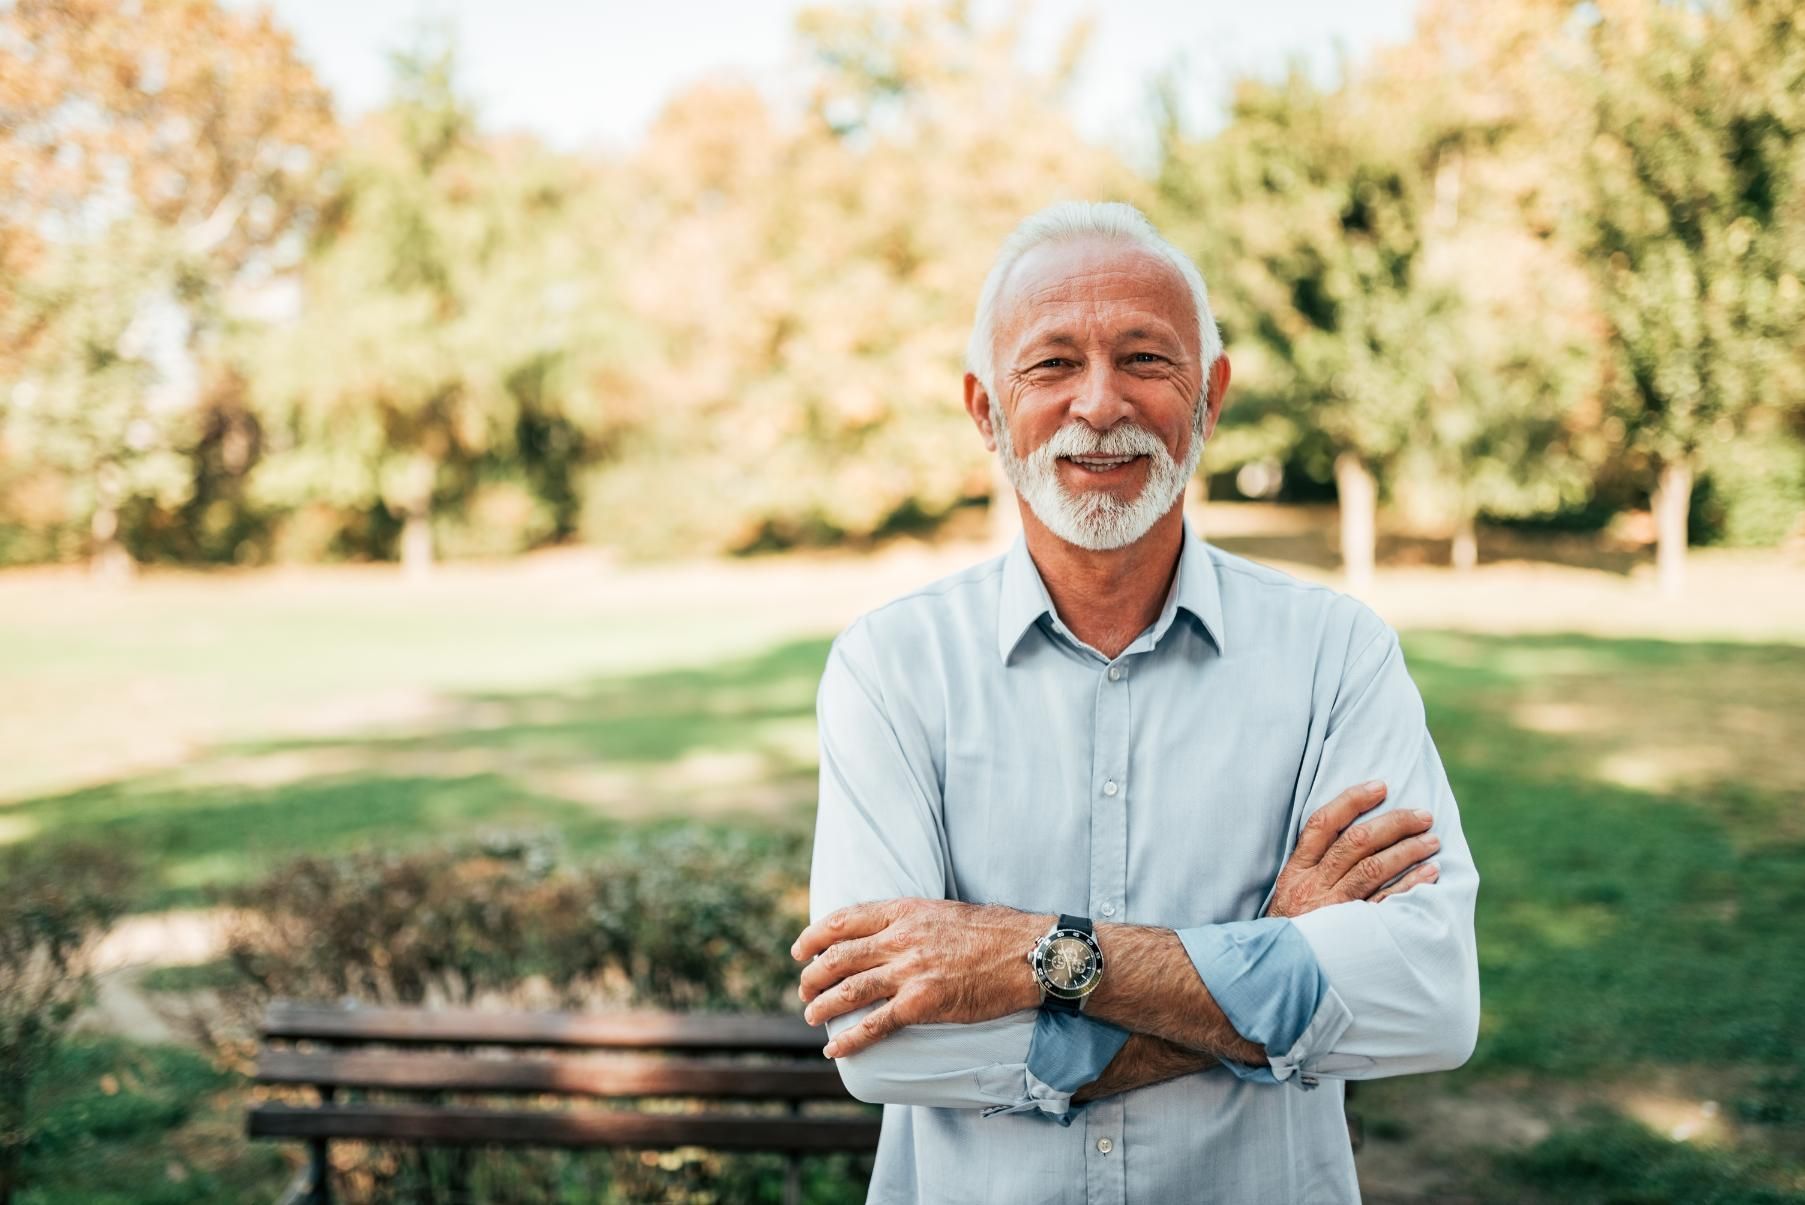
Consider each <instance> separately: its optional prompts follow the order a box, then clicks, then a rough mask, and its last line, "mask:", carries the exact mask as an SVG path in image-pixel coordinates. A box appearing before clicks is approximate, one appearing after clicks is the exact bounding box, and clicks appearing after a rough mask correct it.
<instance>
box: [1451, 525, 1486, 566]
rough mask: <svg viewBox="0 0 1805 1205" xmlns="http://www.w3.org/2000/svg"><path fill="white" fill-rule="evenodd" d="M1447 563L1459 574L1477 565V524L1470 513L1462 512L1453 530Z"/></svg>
mask: <svg viewBox="0 0 1805 1205" xmlns="http://www.w3.org/2000/svg"><path fill="white" fill-rule="evenodd" d="M1448 563H1449V564H1451V565H1453V566H1454V568H1456V569H1458V570H1459V571H1460V572H1462V573H1465V572H1466V571H1467V570H1469V569H1471V568H1473V567H1474V566H1475V565H1477V564H1479V524H1478V521H1477V520H1476V519H1475V518H1474V516H1473V512H1472V511H1464V510H1463V511H1462V512H1461V515H1460V522H1459V523H1458V524H1456V526H1455V528H1454V546H1453V548H1452V549H1450V550H1449V553H1448Z"/></svg>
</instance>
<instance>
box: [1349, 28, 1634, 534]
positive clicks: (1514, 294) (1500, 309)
mask: <svg viewBox="0 0 1805 1205" xmlns="http://www.w3.org/2000/svg"><path fill="white" fill-rule="evenodd" d="M1564 12H1565V9H1564V6H1563V5H1560V4H1552V3H1547V2H1545V0H1528V2H1524V0H1517V2H1513V3H1509V4H1498V5H1486V6H1477V7H1476V6H1472V5H1466V4H1460V3H1451V2H1447V0H1437V2H1435V3H1431V4H1428V5H1426V6H1425V8H1424V10H1423V11H1422V12H1421V13H1419V15H1418V22H1417V28H1416V32H1415V35H1414V36H1413V37H1412V38H1411V39H1410V40H1409V41H1407V42H1405V43H1403V44H1401V45H1399V46H1397V47H1394V48H1391V49H1389V50H1386V51H1382V52H1380V53H1379V54H1378V55H1377V56H1376V58H1375V61H1374V62H1373V63H1372V64H1371V66H1370V67H1369V68H1368V70H1367V71H1366V72H1365V73H1364V75H1363V77H1362V80H1361V84H1360V86H1361V87H1362V88H1364V89H1367V90H1370V91H1371V92H1372V93H1373V94H1374V96H1375V98H1376V107H1377V108H1378V109H1380V110H1382V111H1385V112H1388V113H1390V114H1391V115H1392V119H1393V121H1394V122H1397V123H1399V124H1400V125H1401V126H1403V128H1404V129H1405V130H1407V131H1408V133H1407V138H1408V146H1407V152H1408V155H1409V158H1410V159H1412V160H1413V161H1414V164H1415V170H1416V172H1417V173H1418V175H1419V178H1420V179H1421V180H1423V181H1424V182H1425V183H1426V186H1427V188H1426V194H1427V208H1426V210H1425V211H1424V212H1423V213H1422V215H1421V220H1422V222H1423V234H1424V244H1425V245H1424V252H1423V264H1422V268H1423V277H1424V280H1425V281H1426V282H1427V283H1428V284H1429V285H1430V286H1431V287H1433V288H1437V289H1441V290H1445V291H1446V292H1447V293H1448V294H1449V295H1450V296H1452V297H1454V298H1457V299H1458V300H1457V303H1456V304H1454V305H1452V306H1451V307H1450V309H1449V312H1448V322H1447V323H1446V325H1445V327H1444V328H1443V329H1441V330H1440V331H1438V332H1437V334H1438V335H1439V337H1440V338H1441V339H1442V340H1444V341H1445V342H1444V346H1443V347H1442V348H1441V349H1440V352H1441V354H1440V356H1439V357H1438V358H1439V359H1440V361H1441V366H1442V367H1441V371H1440V373H1439V374H1438V375H1437V376H1436V377H1435V378H1434V379H1432V380H1430V381H1429V382H1428V386H1429V388H1428V392H1427V395H1426V399H1425V400H1426V413H1425V414H1424V415H1423V424H1424V425H1423V429H1422V431H1421V434H1420V438H1418V439H1416V440H1413V441H1412V442H1411V444H1410V445H1409V446H1408V447H1407V448H1406V449H1405V451H1404V453H1403V455H1402V458H1401V463H1400V464H1399V465H1398V466H1397V470H1396V477H1395V478H1394V482H1393V485H1394V492H1396V493H1398V494H1403V495H1411V496H1414V497H1416V498H1417V499H1419V500H1420V501H1425V502H1427V503H1428V505H1429V507H1431V508H1432V509H1433V510H1435V511H1437V512H1439V513H1440V514H1441V515H1442V516H1443V517H1444V518H1445V519H1446V520H1448V521H1449V525H1450V526H1451V528H1452V530H1453V533H1454V538H1453V540H1452V545H1451V547H1452V561H1453V564H1454V566H1455V567H1456V568H1458V569H1464V568H1470V567H1471V566H1472V565H1474V564H1475V563H1477V560H1478V540H1477V519H1478V517H1479V516H1480V514H1481V513H1484V514H1488V515H1492V516H1501V517H1519V518H1520V517H1529V516H1533V515H1537V514H1546V513H1550V512H1553V511H1556V510H1558V509H1560V508H1561V507H1562V506H1563V505H1568V504H1572V503H1575V502H1579V501H1582V500H1583V499H1584V498H1585V497H1586V496H1587V494H1588V493H1589V491H1590V487H1591V477H1592V472H1593V468H1594V463H1595V462H1596V461H1597V460H1598V459H1599V454H1600V449H1599V447H1598V446H1597V440H1596V439H1595V438H1593V437H1592V436H1593V433H1594V432H1595V430H1596V425H1597V418H1598V415H1597V413H1596V406H1595V405H1593V404H1592V403H1593V401H1594V393H1593V385H1594V381H1595V373H1594V370H1593V364H1594V361H1595V358H1596V354H1597V343H1598V331H1597V327H1598V324H1597V322H1596V321H1595V320H1594V311H1593V309H1592V304H1591V296H1590V291H1589V289H1588V287H1587V281H1586V278H1585V274H1584V271H1583V269H1582V268H1580V266H1579V265H1578V264H1576V263H1575V262H1574V260H1573V257H1572V255H1571V254H1570V252H1569V249H1568V248H1567V247H1566V246H1564V245H1563V244H1562V242H1561V241H1560V240H1559V239H1557V238H1556V237H1555V222H1554V221H1553V220H1552V219H1551V217H1550V216H1549V206H1550V203H1551V200H1552V196H1551V193H1552V192H1553V191H1554V190H1553V176H1554V174H1555V172H1556V171H1557V162H1556V160H1555V159H1554V158H1553V157H1551V156H1550V155H1549V154H1548V152H1547V147H1548V145H1549V144H1550V142H1551V141H1554V139H1552V138H1551V137H1550V132H1551V131H1552V130H1554V129H1556V128H1558V125H1559V124H1560V123H1561V122H1562V121H1563V119H1564V114H1565V112H1566V107H1565V106H1563V105H1562V104H1561V103H1560V98H1561V96H1562V95H1563V89H1562V88H1561V87H1559V86H1558V84H1559V83H1560V82H1561V81H1558V80H1555V79H1553V78H1552V76H1553V72H1552V70H1551V69H1550V65H1549V58H1550V56H1549V53H1548V51H1549V49H1550V47H1551V45H1552V44H1553V42H1554V38H1555V34H1556V33H1557V31H1558V28H1559V22H1560V20H1561V19H1562V17H1563V16H1564Z"/></svg>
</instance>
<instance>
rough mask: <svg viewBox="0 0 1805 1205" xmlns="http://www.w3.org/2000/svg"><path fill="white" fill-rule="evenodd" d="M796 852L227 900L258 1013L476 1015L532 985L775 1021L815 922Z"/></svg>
mask: <svg viewBox="0 0 1805 1205" xmlns="http://www.w3.org/2000/svg"><path fill="white" fill-rule="evenodd" d="M805 861H806V859H805V857H804V855H803V851H802V848H801V844H800V841H799V840H792V841H790V842H788V843H782V844H778V845H776V846H774V845H773V844H772V843H771V842H770V841H768V840H766V841H760V842H754V841H750V840H749V839H747V838H744V837H740V836H736V835H734V834H731V833H729V834H724V835H717V836H712V837H711V836H709V835H707V834H700V833H696V832H692V831H688V830H683V829H677V830H673V831H670V832H664V833H656V834H647V835H641V836H638V837H636V838H633V839H629V840H627V841H624V842H621V843H619V844H618V845H616V846H613V847H611V848H610V849H608V850H607V851H606V852H605V853H604V854H603V855H601V856H600V857H597V858H592V859H590V860H587V861H585V862H583V863H581V864H571V865H566V864H564V863H563V862H562V861H561V858H560V855H559V852H558V850H557V848H556V846H554V845H552V844H550V843H548V842H546V841H545V840H542V839H520V838H510V837H496V838H492V839H490V840H489V841H487V842H484V843H480V844H467V845H462V846H453V847H451V848H432V847H427V848H424V849H416V850H414V851H412V852H409V853H405V854H395V853H386V852H382V853H378V852H368V853H359V854H351V855H346V856H341V857H338V858H323V857H315V856H307V857H302V858H298V859H296V860H294V861H293V862H290V863H288V864H287V865H285V866H282V867H280V868H278V869H277V870H276V871H275V872H274V873H273V874H271V875H270V876H269V877H268V878H267V879H265V880H263V881H262V882H260V883H257V884H255V885H253V886H251V887H248V888H244V889H240V890H239V891H237V892H235V893H234V894H233V897H232V902H233V903H234V905H235V906H236V907H237V908H239V909H241V910H243V920H242V921H241V922H240V924H239V926H238V928H237V929H236V931H235V932H234V934H233V937H232V939H231V947H230V954H231V958H232V961H233V963H234V965H235V966H236V967H237V968H238V969H239V971H240V972H241V973H242V974H243V976H244V977H245V979H246V980H247V981H248V983H249V984H250V985H252V986H253V988H254V991H255V996H256V997H257V998H258V999H259V1000H261V999H267V998H269V997H272V996H283V997H290V998H298V999H315V1000H336V999H341V998H344V997H351V998H354V999H359V1000H367V1001H372V1002H381V1003H394V1004H419V1003H422V1002H426V1001H429V1000H432V1001H443V1002H451V1003H457V1004H468V1003H470V1002H472V1001H474V1000H476V999H477V998H479V997H482V996H493V995H495V994H498V993H500V994H506V993H509V992H512V991H514V990H516V989H517V988H519V986H520V985H521V983H522V981H523V980H526V979H527V978H528V977H529V976H540V977H542V978H543V979H544V981H545V982H546V983H547V984H548V985H549V987H550V988H551V990H552V991H553V992H554V993H555V994H556V996H557V998H558V999H560V1000H562V1001H564V1002H566V1003H570V1004H573V1005H574V1004H577V1003H581V1002H585V1001H594V1000H597V999H610V998H613V999H623V1000H624V1001H626V1002H628V1003H634V1004H640V1005H645V1006H658V1007H668V1008H684V1009H693V1008H740V1009H773V1008H777V1007H779V1006H780V1005H782V1004H784V1003H787V1000H786V991H785V989H786V988H787V987H789V986H792V985H793V980H794V975H795V972H794V968H793V966H792V965H791V962H790V959H789V955H788V951H789V943H790V942H791V941H792V940H794V938H795V935H796V934H797V933H799V932H801V930H802V926H803V925H804V924H805V923H806V917H805V916H803V915H802V914H801V911H800V907H799V900H800V896H801V893H802V883H803V881H804V878H805V876H806V871H805V868H804V863H805Z"/></svg>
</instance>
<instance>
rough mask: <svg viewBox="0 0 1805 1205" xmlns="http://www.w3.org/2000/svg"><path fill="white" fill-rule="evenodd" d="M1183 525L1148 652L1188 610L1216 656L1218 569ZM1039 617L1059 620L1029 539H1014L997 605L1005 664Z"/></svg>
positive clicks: (1218, 638) (1219, 630)
mask: <svg viewBox="0 0 1805 1205" xmlns="http://www.w3.org/2000/svg"><path fill="white" fill-rule="evenodd" d="M1182 522H1183V525H1184V536H1183V538H1182V540H1181V541H1180V544H1179V549H1178V572H1177V573H1175V574H1174V575H1173V577H1172V588H1171V589H1170V590H1169V591H1167V593H1166V602H1165V605H1164V606H1162V607H1161V608H1160V613H1159V618H1158V619H1156V620H1155V621H1154V624H1153V631H1152V641H1151V644H1150V645H1149V647H1151V645H1153V644H1158V643H1159V641H1160V639H1161V638H1162V637H1164V636H1165V634H1166V629H1168V628H1170V627H1171V626H1172V621H1173V619H1174V618H1176V617H1177V614H1178V612H1179V611H1188V612H1190V613H1191V615H1192V616H1194V617H1195V618H1196V619H1197V621H1198V622H1199V623H1201V624H1202V625H1203V629H1204V631H1205V632H1207V633H1208V634H1209V637H1210V640H1211V642H1212V643H1214V644H1215V646H1216V651H1217V652H1221V651H1222V593H1221V591H1220V589H1219V588H1218V587H1217V584H1216V569H1215V566H1214V565H1213V564H1212V563H1211V561H1210V553H1209V549H1208V548H1207V547H1205V546H1204V542H1203V541H1202V540H1201V539H1199V538H1197V537H1196V536H1194V535H1193V534H1192V533H1191V521H1190V519H1189V518H1188V517H1187V518H1183V519H1182ZM1043 615H1052V616H1054V618H1055V619H1057V618H1058V616H1057V613H1056V612H1055V611H1054V609H1053V599H1052V597H1051V596H1050V595H1048V593H1047V586H1046V583H1045V582H1044V581H1042V580H1041V576H1040V570H1039V569H1037V568H1036V567H1035V565H1034V558H1033V557H1032V556H1030V555H1029V554H1028V543H1027V539H1026V537H1024V536H1021V535H1017V536H1016V537H1015V543H1013V544H1011V545H1010V547H1009V551H1008V553H1007V554H1006V555H1005V556H1004V558H1003V587H1002V594H1001V596H1000V597H999V598H998V600H997V655H998V656H999V657H1001V658H1002V659H1003V664H1004V665H1007V664H1009V655H1010V654H1011V653H1013V652H1014V651H1015V649H1016V646H1017V645H1019V644H1020V643H1021V640H1022V636H1023V635H1024V634H1025V633H1026V632H1027V630H1028V628H1029V627H1030V626H1032V625H1033V624H1034V623H1035V622H1036V621H1037V620H1039V619H1040V617H1041V616H1043ZM1137 643H1138V642H1137ZM1129 647H1130V648H1133V647H1134V646H1133V645H1131V646H1129Z"/></svg>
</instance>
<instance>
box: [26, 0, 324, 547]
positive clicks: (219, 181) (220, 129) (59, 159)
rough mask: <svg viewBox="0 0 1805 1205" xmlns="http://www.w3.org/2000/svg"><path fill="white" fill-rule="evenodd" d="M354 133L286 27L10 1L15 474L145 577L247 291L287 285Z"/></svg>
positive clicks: (190, 10)
mask: <svg viewBox="0 0 1805 1205" xmlns="http://www.w3.org/2000/svg"><path fill="white" fill-rule="evenodd" d="M332 138H333V123H332V116H331V111H330V107H329V104H328V101H327V97H326V94H325V92H324V91H323V90H322V89H321V88H320V87H319V85H318V84H317V83H316V82H315V80H314V79H313V77H312V75H311V74H310V73H309V71H308V69H307V68H306V66H305V65H303V64H302V63H301V62H300V60H299V59H298V57H297V56H296V55H295V52H294V47H293V45H292V43H291V42H290V40H289V38H288V37H287V35H286V34H284V33H282V32H281V31H280V30H278V29H277V28H276V27H275V26H274V25H273V24H272V23H271V21H270V19H269V17H268V15H267V14H264V13H258V14H248V15H247V14H238V13H231V12H226V11H223V10H221V9H220V8H219V7H218V6H217V4H215V3H213V2H212V0H172V2H170V3H163V4H154V5H146V6H142V7H137V8H128V7H126V6H120V5H116V4H110V3H105V2H103V0H15V2H14V3H11V4H7V5H4V6H0V198H4V199H3V200H0V380H7V381H10V382H11V388H10V389H7V390H5V391H4V392H0V458H4V459H6V460H8V461H10V462H12V464H13V465H14V466H16V467H15V470H14V471H15V472H16V473H30V474H36V475H39V476H44V475H49V476H51V477H53V479H54V481H55V483H56V485H57V487H58V488H59V489H60V490H61V492H62V495H63V509H64V511H65V512H66V513H68V514H70V515H73V516H77V517H79V518H80V519H82V520H83V521H84V522H85V523H86V525H87V526H88V527H89V529H90V530H91V532H92V540H91V545H90V550H91V554H92V556H93V558H94V561H95V563H96V565H98V566H101V567H119V566H121V565H123V564H124V563H126V556H125V552H124V549H123V547H122V545H121V543H120V539H119V535H120V516H121V513H122V510H123V508H124V507H125V506H126V505H127V504H128V503H131V502H133V501H142V502H144V503H146V504H150V505H161V506H165V507H167V506H170V505H173V504H175V503H177V502H179V501H180V500H181V499H182V498H183V497H184V496H185V495H186V492H187V490H188V489H189V487H190V485H191V479H189V468H188V466H187V465H186V463H185V461H186V455H187V444H188V442H189V441H190V440H191V439H192V438H193V434H194V433H193V428H194V426H195V421H194V420H195V404H196V401H197V399H198V397H199V389H198V382H199V379H200V377H201V372H200V369H199V364H198V361H199V360H200V359H201V358H203V357H205V356H206V355H207V354H208V353H209V348H210V344H211V341H212V340H213V338H214V337H215V335H216V333H217V331H218V329H219V326H220V324H221V321H222V316H223V312H224V310H225V308H226V306H227V303H228V300H229V298H230V296H231V295H233V294H234V293H237V292H242V291H243V290H246V289H249V288H253V287H254V286H255V285H256V283H257V282H258V281H259V280H262V279H265V278H267V277H268V276H269V275H270V274H272V273H273V272H276V271H279V270H280V268H281V266H282V264H283V262H284V257H285V255H287V254H288V252H289V250H290V248H291V247H292V245H293V238H294V235H295V232H296V231H297V230H299V229H302V228H304V227H305V225H306V223H307V222H308V220H309V219H310V217H311V215H312V206H313V204H314V202H315V199H316V194H315V191H314V189H315V184H316V180H317V173H318V170H319V166H320V162H321V159H322V155H323V153H324V152H325V151H326V150H327V149H328V148H329V147H330V145H331V142H332Z"/></svg>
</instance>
